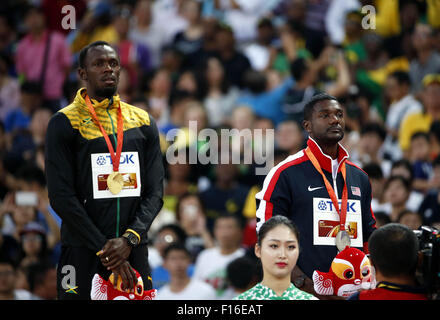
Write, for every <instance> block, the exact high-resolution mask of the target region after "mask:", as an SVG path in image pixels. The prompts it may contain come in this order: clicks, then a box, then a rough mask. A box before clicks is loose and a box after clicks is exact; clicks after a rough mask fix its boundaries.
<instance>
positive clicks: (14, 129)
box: [4, 81, 42, 149]
mask: <svg viewBox="0 0 440 320" xmlns="http://www.w3.org/2000/svg"><path fill="white" fill-rule="evenodd" d="M41 105H42V99H41V94H40V91H39V88H38V84H36V83H33V82H28V81H27V82H24V83H23V84H22V85H21V87H20V104H19V108H16V109H13V110H11V111H9V112H8V113H7V114H6V116H5V119H4V124H5V132H6V137H7V140H6V142H7V148H8V149H10V148H11V147H12V141H13V139H14V135H16V134H17V133H18V132H20V131H23V130H26V129H27V128H28V127H29V125H30V123H31V118H32V114H33V113H34V112H35V110H37V109H39V108H40V107H41Z"/></svg>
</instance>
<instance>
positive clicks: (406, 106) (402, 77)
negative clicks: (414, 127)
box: [384, 71, 423, 160]
mask: <svg viewBox="0 0 440 320" xmlns="http://www.w3.org/2000/svg"><path fill="white" fill-rule="evenodd" d="M385 93H386V95H387V97H388V98H389V99H390V101H391V104H390V106H389V107H388V112H387V117H386V121H385V126H386V129H387V132H388V134H387V137H386V139H385V142H384V150H385V153H386V154H388V155H390V156H391V158H392V160H399V159H401V158H402V156H403V154H402V150H401V149H400V146H399V143H398V139H397V138H398V136H399V128H400V124H401V123H403V120H404V119H405V118H406V117H407V116H408V115H410V114H412V113H416V112H420V111H422V110H423V106H422V104H421V103H420V102H419V101H417V100H416V99H415V98H414V97H413V96H412V95H411V80H410V76H409V74H408V73H407V72H405V71H396V72H393V73H392V74H390V75H389V76H388V78H387V81H386V84H385Z"/></svg>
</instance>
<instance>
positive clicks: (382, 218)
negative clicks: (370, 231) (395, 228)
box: [374, 211, 391, 228]
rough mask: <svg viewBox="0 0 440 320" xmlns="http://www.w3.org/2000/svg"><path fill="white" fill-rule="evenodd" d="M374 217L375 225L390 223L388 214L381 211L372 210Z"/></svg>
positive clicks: (379, 226) (380, 225)
mask: <svg viewBox="0 0 440 320" xmlns="http://www.w3.org/2000/svg"><path fill="white" fill-rule="evenodd" d="M374 217H375V218H376V227H377V228H381V227H383V226H384V225H386V224H388V223H391V219H390V216H389V215H388V214H387V213H386V212H383V211H374Z"/></svg>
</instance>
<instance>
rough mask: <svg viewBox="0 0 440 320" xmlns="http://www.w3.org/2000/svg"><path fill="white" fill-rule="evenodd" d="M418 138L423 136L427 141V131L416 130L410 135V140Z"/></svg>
mask: <svg viewBox="0 0 440 320" xmlns="http://www.w3.org/2000/svg"><path fill="white" fill-rule="evenodd" d="M418 138H423V139H425V140H426V141H428V142H429V133H427V132H424V131H417V132H415V133H414V134H413V135H412V136H411V141H413V140H415V139H418Z"/></svg>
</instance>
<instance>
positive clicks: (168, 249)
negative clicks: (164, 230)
mask: <svg viewBox="0 0 440 320" xmlns="http://www.w3.org/2000/svg"><path fill="white" fill-rule="evenodd" d="M173 250H175V251H183V252H185V254H186V255H187V256H188V259H191V253H190V252H189V250H188V248H187V247H185V245H184V244H183V243H182V242H174V243H172V244H170V245H169V246H168V247H166V248H165V250H164V251H163V258H164V259H166V258H167V257H168V254H169V253H170V252H171V251H173Z"/></svg>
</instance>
